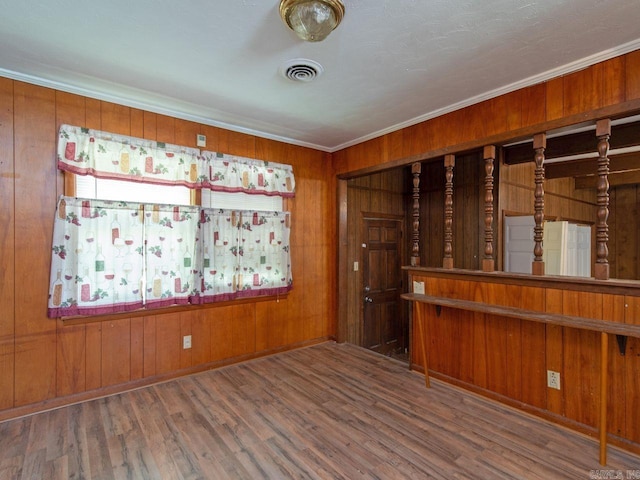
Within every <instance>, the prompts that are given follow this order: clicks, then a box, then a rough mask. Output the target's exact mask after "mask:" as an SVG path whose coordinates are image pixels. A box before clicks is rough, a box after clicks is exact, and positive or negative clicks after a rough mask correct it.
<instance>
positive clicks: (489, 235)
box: [482, 145, 496, 272]
mask: <svg viewBox="0 0 640 480" xmlns="http://www.w3.org/2000/svg"><path fill="white" fill-rule="evenodd" d="M495 158H496V147H495V146H493V145H487V146H486V147H484V171H485V174H486V175H485V177H484V258H483V259H482V271H483V272H493V271H494V270H495V259H494V257H493V163H494V160H495Z"/></svg>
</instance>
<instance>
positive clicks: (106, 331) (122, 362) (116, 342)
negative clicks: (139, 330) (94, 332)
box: [102, 318, 131, 387]
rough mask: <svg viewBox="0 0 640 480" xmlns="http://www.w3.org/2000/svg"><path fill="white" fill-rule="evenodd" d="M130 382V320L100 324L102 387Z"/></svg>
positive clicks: (123, 319)
mask: <svg viewBox="0 0 640 480" xmlns="http://www.w3.org/2000/svg"><path fill="white" fill-rule="evenodd" d="M129 380H131V319H129V318H122V319H119V320H112V321H110V322H104V323H103V324H102V386H103V387H108V386H110V385H117V384H118V383H125V382H128V381H129Z"/></svg>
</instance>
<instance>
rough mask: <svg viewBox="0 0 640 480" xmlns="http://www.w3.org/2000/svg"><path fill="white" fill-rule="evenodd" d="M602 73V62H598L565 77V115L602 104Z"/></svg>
mask: <svg viewBox="0 0 640 480" xmlns="http://www.w3.org/2000/svg"><path fill="white" fill-rule="evenodd" d="M602 73H603V72H602V64H597V65H593V66H591V67H588V68H585V69H584V70H580V71H579V72H575V73H571V74H568V75H565V76H564V77H563V80H564V85H563V87H564V91H563V99H564V112H563V113H564V115H565V116H569V115H575V114H577V113H580V112H587V111H589V110H595V109H596V108H599V107H601V106H602Z"/></svg>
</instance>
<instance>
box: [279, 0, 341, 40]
mask: <svg viewBox="0 0 640 480" xmlns="http://www.w3.org/2000/svg"><path fill="white" fill-rule="evenodd" d="M343 15H344V5H343V4H342V2H340V0H282V1H281V2H280V16H281V17H282V19H283V20H284V22H285V23H286V24H287V25H288V26H289V28H291V30H293V31H294V32H295V33H296V35H298V37H300V38H301V39H302V40H305V41H307V42H319V41H321V40H324V39H325V38H326V37H327V35H329V34H330V33H331V32H332V31H333V30H334V29H335V28H336V27H337V26H338V25H339V24H340V21H341V20H342V17H343Z"/></svg>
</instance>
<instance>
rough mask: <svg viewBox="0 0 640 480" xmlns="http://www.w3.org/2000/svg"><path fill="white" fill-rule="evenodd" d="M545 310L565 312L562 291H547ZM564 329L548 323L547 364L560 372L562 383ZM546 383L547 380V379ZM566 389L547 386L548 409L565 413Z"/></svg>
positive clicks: (550, 368)
mask: <svg viewBox="0 0 640 480" xmlns="http://www.w3.org/2000/svg"><path fill="white" fill-rule="evenodd" d="M545 311H546V312H548V313H563V308H562V291H561V290H555V289H551V288H548V289H546V291H545ZM564 330H565V329H563V328H562V327H559V326H557V325H547V326H546V331H547V344H546V347H547V348H546V366H547V370H552V371H554V372H559V373H560V384H561V386H562V382H563V381H564V379H563V377H564V375H563V372H564V368H563V366H564V341H563V338H564ZM545 385H546V380H545ZM563 393H564V390H555V389H553V388H547V410H549V411H550V412H553V413H557V414H560V415H564V413H565V412H564V395H563Z"/></svg>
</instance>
